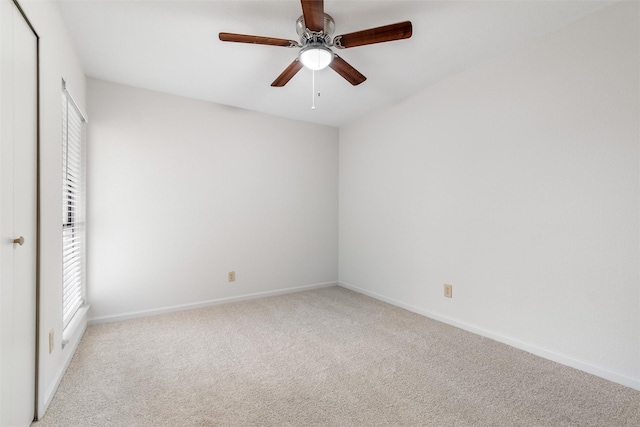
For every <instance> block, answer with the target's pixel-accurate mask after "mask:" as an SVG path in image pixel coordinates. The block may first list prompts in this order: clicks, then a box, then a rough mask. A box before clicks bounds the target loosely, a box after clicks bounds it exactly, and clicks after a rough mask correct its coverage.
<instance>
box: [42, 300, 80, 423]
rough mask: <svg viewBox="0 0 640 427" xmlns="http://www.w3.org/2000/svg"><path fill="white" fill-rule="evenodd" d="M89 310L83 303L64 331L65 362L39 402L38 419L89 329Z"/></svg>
mask: <svg viewBox="0 0 640 427" xmlns="http://www.w3.org/2000/svg"><path fill="white" fill-rule="evenodd" d="M88 312H89V306H88V305H83V306H82V307H80V308H79V309H78V311H77V312H76V314H75V316H74V317H73V320H72V321H71V322H70V323H69V325H68V326H67V328H66V329H65V330H64V332H63V340H66V341H68V344H67V345H65V346H63V347H62V350H61V351H62V357H63V363H62V364H61V365H60V369H58V371H57V372H56V374H55V376H54V377H53V381H51V384H49V388H47V390H46V391H45V394H44V402H42V401H40V403H39V404H38V414H37V415H38V419H39V420H40V419H42V417H43V416H44V414H45V412H46V411H47V409H48V408H49V404H50V403H51V400H52V399H53V396H54V395H55V394H56V391H57V390H58V386H59V385H60V381H62V377H64V374H65V372H67V368H68V367H69V364H70V363H71V359H73V355H74V354H75V352H76V349H77V348H78V345H79V344H80V339H81V338H82V335H84V331H86V330H87V313H88Z"/></svg>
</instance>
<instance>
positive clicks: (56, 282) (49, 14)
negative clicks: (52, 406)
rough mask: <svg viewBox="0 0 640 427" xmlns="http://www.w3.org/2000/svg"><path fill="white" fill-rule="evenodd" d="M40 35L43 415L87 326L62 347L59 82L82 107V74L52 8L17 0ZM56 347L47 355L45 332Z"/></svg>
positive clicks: (36, 1)
mask: <svg viewBox="0 0 640 427" xmlns="http://www.w3.org/2000/svg"><path fill="white" fill-rule="evenodd" d="M20 5H21V6H22V8H23V9H24V11H25V13H26V15H27V16H28V18H29V20H30V21H31V23H32V25H33V26H34V28H35V30H36V32H37V33H38V36H39V37H40V41H39V43H40V179H39V184H40V254H41V255H40V322H39V324H40V335H39V340H40V343H41V347H40V360H39V384H38V396H39V398H38V401H39V402H38V403H39V404H38V414H39V415H40V416H42V415H43V414H44V410H45V406H46V405H48V404H49V402H50V400H51V398H52V397H53V393H54V392H55V389H56V387H57V384H58V382H59V381H60V379H61V378H62V374H63V373H64V370H65V369H66V366H67V364H68V362H69V361H70V359H71V356H72V355H73V351H74V350H75V347H76V345H77V343H78V341H79V339H80V337H81V335H82V331H83V330H84V327H85V326H86V320H84V321H83V322H80V324H79V326H78V329H77V330H76V333H75V334H73V335H72V336H70V337H69V338H70V343H69V345H67V346H66V347H65V348H64V349H63V348H62V338H63V334H62V332H63V329H62V209H61V203H62V201H61V200H62V128H61V124H62V110H61V91H62V79H63V78H64V79H65V80H66V81H67V86H68V88H69V90H70V91H71V93H73V95H74V97H75V99H76V101H77V102H78V104H80V107H81V108H83V107H84V100H85V76H84V72H83V71H82V67H81V65H80V63H79V60H78V58H77V56H76V54H75V51H74V48H73V45H72V44H71V41H70V39H69V37H68V35H67V32H66V29H65V26H64V23H63V21H62V17H61V16H60V12H59V10H58V6H57V4H55V3H53V2H51V1H42V0H22V1H20ZM51 330H53V331H54V337H55V347H54V349H53V352H52V353H49V348H48V347H49V345H48V343H49V338H48V337H49V331H51Z"/></svg>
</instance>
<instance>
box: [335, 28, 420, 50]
mask: <svg viewBox="0 0 640 427" xmlns="http://www.w3.org/2000/svg"><path fill="white" fill-rule="evenodd" d="M412 31H413V27H412V25H411V21H404V22H398V23H397V24H391V25H385V26H382V27H376V28H369V29H368V30H362V31H356V32H354V33H349V34H343V35H341V36H336V37H335V39H334V40H333V43H334V44H335V46H336V47H337V48H340V49H346V48H348V47H356V46H364V45H368V44H374V43H382V42H390V41H393V40H401V39H408V38H409V37H411V34H412Z"/></svg>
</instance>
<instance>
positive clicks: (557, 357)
mask: <svg viewBox="0 0 640 427" xmlns="http://www.w3.org/2000/svg"><path fill="white" fill-rule="evenodd" d="M338 286H342V287H343V288H346V289H350V290H352V291H354V292H358V293H361V294H363V295H367V296H369V297H371V298H375V299H377V300H380V301H383V302H386V303H389V304H391V305H395V306H396V307H400V308H404V309H405V310H409V311H411V312H413V313H417V314H420V315H422V316H425V317H428V318H430V319H434V320H437V321H440V322H443V323H447V324H449V325H452V326H455V327H457V328H460V329H464V330H465V331H468V332H471V333H474V334H476V335H480V336H483V337H486V338H490V339H492V340H495V341H498V342H501V343H503V344H507V345H510V346H511V347H515V348H518V349H520V350H524V351H526V352H529V353H531V354H535V355H536V356H540V357H543V358H545V359H549V360H552V361H554V362H557V363H560V364H562V365H566V366H569V367H572V368H575V369H579V370H581V371H584V372H587V373H589V374H592V375H596V376H598V377H601V378H604V379H606V380H609V381H613V382H614V383H618V384H621V385H623V386H626V387H630V388H633V389H636V390H640V379H639V378H632V377H629V376H626V375H623V374H619V373H617V372H613V371H610V370H608V369H605V368H602V367H599V366H596V365H592V364H590V363H587V362H583V361H581V360H578V359H574V358H572V357H570V356H566V355H563V354H559V353H556V352H554V351H551V350H547V349H545V348H541V347H537V346H534V345H531V344H527V343H525V342H522V341H519V340H517V339H514V338H511V337H507V336H504V335H500V334H496V333H494V332H491V331H489V330H486V329H482V328H479V327H477V326H473V325H470V324H468V323H464V322H460V321H458V320H455V319H452V318H450V317H446V316H442V315H440V314H437V313H434V312H432V311H429V310H425V309H422V308H420V307H416V306H414V305H411V304H407V303H404V302H402V301H398V300H395V299H393V298H389V297H386V296H384V295H380V294H378V293H375V292H371V291H368V290H366V289H363V288H360V287H358V286H355V285H352V284H349V283H345V282H338Z"/></svg>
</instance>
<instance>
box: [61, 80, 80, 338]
mask: <svg viewBox="0 0 640 427" xmlns="http://www.w3.org/2000/svg"><path fill="white" fill-rule="evenodd" d="M84 132H85V119H84V117H83V116H82V113H81V112H80V110H79V109H78V107H77V105H76V103H75V102H74V101H73V98H72V97H71V95H69V92H67V90H66V88H65V84H64V82H63V83H62V218H63V219H62V321H63V325H64V327H65V328H66V327H67V325H68V324H69V322H70V321H71V319H72V318H73V316H74V315H75V314H76V312H77V311H78V309H79V308H80V307H81V306H82V304H84V294H85V292H84V282H85V207H84V181H85V174H84V172H85V171H84V163H85V161H84V149H85V144H84Z"/></svg>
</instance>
